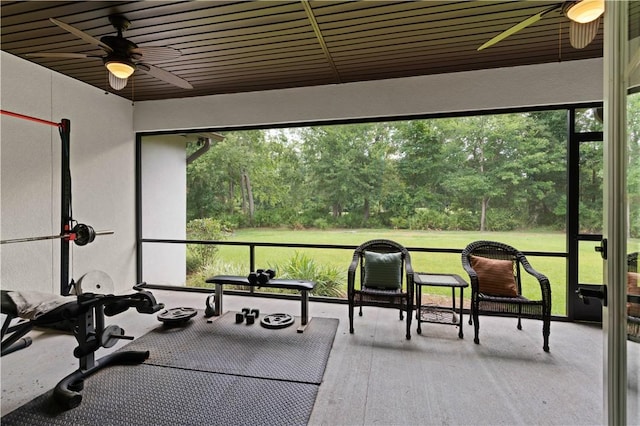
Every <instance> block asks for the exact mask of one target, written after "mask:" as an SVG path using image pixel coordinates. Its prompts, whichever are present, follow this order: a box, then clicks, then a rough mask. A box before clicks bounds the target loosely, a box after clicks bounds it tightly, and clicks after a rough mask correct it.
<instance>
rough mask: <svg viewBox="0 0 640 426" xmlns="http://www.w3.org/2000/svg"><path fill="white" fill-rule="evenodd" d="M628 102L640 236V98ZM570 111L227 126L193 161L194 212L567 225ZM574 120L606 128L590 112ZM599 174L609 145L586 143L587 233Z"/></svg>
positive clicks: (340, 223) (277, 218) (366, 222)
mask: <svg viewBox="0 0 640 426" xmlns="http://www.w3.org/2000/svg"><path fill="white" fill-rule="evenodd" d="M629 111H630V113H629V117H630V120H629V167H628V177H629V184H628V194H629V205H630V209H629V225H630V231H631V236H634V237H638V236H639V235H640V183H639V182H640V118H638V117H639V116H640V96H635V97H632V98H631V103H630V106H629ZM567 119H568V114H567V111H566V110H553V111H541V112H525V113H510V114H500V115H480V116H470V117H457V118H438V119H418V120H408V121H394V122H376V123H360V124H345V125H322V126H313V127H304V128H286V129H268V130H245V131H230V132H225V133H224V136H225V138H224V140H223V141H221V142H216V143H215V144H213V145H212V147H211V148H210V150H209V151H208V152H207V153H206V154H205V155H203V156H202V157H200V158H199V159H198V160H197V161H195V162H193V163H192V164H190V165H189V166H188V169H187V185H188V190H187V217H188V220H193V219H200V218H217V219H220V220H223V221H225V222H227V223H229V224H231V225H232V226H236V227H246V226H262V227H264V226H267V227H279V226H288V227H293V228H307V227H314V228H327V227H348V228H362V227H395V228H407V229H438V230H481V231H484V230H493V231H505V230H514V229H530V228H545V229H551V230H564V228H565V226H566V188H567V143H568V142H567ZM576 127H577V128H578V129H579V130H581V131H599V130H602V125H601V123H600V122H599V121H598V120H597V118H596V115H595V111H594V110H591V109H588V110H584V111H581V112H580V114H578V118H577V122H576ZM197 148H198V147H197V146H196V145H195V144H189V145H188V146H187V150H188V153H191V152H194V151H195V150H196V149H197ZM602 183H603V144H602V143H601V142H594V143H583V144H581V147H580V194H579V198H580V219H579V220H580V227H581V231H582V232H600V231H601V228H602V211H603V210H602V208H603V206H602V202H603V200H602Z"/></svg>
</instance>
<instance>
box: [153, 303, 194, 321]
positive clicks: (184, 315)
mask: <svg viewBox="0 0 640 426" xmlns="http://www.w3.org/2000/svg"><path fill="white" fill-rule="evenodd" d="M197 313H198V311H197V310H196V309H194V308H186V307H181V308H171V309H166V310H164V311H163V312H161V313H159V314H158V320H160V321H162V322H164V323H166V324H176V323H181V322H187V321H188V320H189V319H190V318H193V317H194V316H196V314H197Z"/></svg>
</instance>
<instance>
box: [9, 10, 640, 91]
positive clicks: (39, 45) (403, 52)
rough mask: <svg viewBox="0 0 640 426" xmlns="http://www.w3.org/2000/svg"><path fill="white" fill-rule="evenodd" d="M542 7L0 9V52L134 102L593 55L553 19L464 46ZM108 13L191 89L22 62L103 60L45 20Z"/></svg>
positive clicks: (97, 26) (92, 64)
mask: <svg viewBox="0 0 640 426" xmlns="http://www.w3.org/2000/svg"><path fill="white" fill-rule="evenodd" d="M638 3H640V2H638ZM553 4H557V2H549V1H517V2H504V1H423V2H389V1H309V2H303V1H264V2H246V1H237V2H232V1H197V2H195V1H187V2H184V1H181V2H177V1H130V2H100V1H68V2H57V1H43V2H38V1H17V2H10V1H2V2H1V3H0V5H1V14H2V20H1V31H2V34H1V35H2V38H1V45H0V46H1V48H2V50H4V51H6V52H9V53H11V54H13V55H17V56H19V57H22V58H25V59H27V60H30V61H33V62H36V63H38V64H41V65H42V66H45V67H47V68H50V69H52V70H55V71H58V72H60V73H62V74H66V75H68V76H70V77H72V78H75V79H77V80H80V81H84V82H86V83H88V84H90V85H93V86H95V87H99V88H101V89H104V90H108V91H110V92H114V93H118V94H119V95H120V96H123V97H126V98H128V99H134V100H138V101H139V100H156V99H169V98H179V97H189V96H202V95H213V94H221V93H237V92H246V91H255V90H269V89H280V88H290V87H301V86H314V85H324V84H340V83H347V82H355V81H365V80H377V79H387V78H395V77H406V76H417V75H427V74H438V73H452V72H459V71H469V70H478V69H486V68H494V67H509V66H517V65H526V64H538V63H546V62H556V61H571V60H578V59H585V58H594V57H601V56H602V25H601V26H600V30H599V34H598V36H597V37H596V39H595V40H594V42H592V43H591V44H590V45H589V46H587V47H586V48H584V49H574V48H572V47H571V45H570V44H569V40H568V20H567V18H565V17H564V15H563V14H562V13H561V12H560V11H555V12H552V13H550V14H548V15H546V16H544V17H543V18H542V19H541V20H540V21H539V22H538V23H536V24H534V25H531V26H530V27H528V28H526V29H524V30H522V31H520V32H519V33H517V34H515V35H513V36H511V37H509V38H507V39H506V40H504V41H502V42H500V43H498V44H497V45H495V46H493V47H491V48H488V49H486V50H483V51H480V52H479V51H477V50H476V49H477V48H478V47H479V46H480V45H481V44H482V43H484V42H485V41H487V40H488V39H490V38H492V37H493V36H494V35H496V34H498V33H500V32H502V31H504V30H506V29H507V28H509V27H510V26H512V25H514V24H516V23H518V22H520V21H522V20H524V19H526V18H527V17H529V16H531V15H534V14H536V13H538V12H540V11H541V10H543V9H544V8H546V7H549V5H553ZM111 14H121V15H124V16H125V17H126V18H127V19H129V20H130V21H131V25H130V27H129V28H128V30H127V31H126V32H125V33H124V36H125V37H126V38H128V39H130V40H131V41H133V42H135V43H136V44H137V45H138V46H140V47H148V46H169V47H172V48H175V49H178V50H179V51H180V52H181V54H182V55H181V56H180V57H179V58H177V59H174V60H170V61H166V62H161V63H157V64H156V65H157V66H158V67H160V68H162V69H164V70H167V71H169V72H172V73H174V74H176V75H178V76H180V77H182V78H183V79H185V80H187V81H188V82H189V83H191V84H192V85H193V89H191V90H188V89H181V88H179V87H175V86H172V85H170V84H168V83H166V82H163V81H161V80H158V79H156V78H153V77H151V76H149V75H147V74H145V73H142V72H140V71H136V73H135V74H134V77H132V78H133V83H131V81H130V83H129V84H128V85H127V87H125V88H124V89H123V90H121V91H118V92H116V91H114V90H113V89H111V88H110V87H109V85H108V82H107V80H108V78H107V71H106V69H105V67H104V65H103V64H102V61H101V60H100V59H99V58H97V59H96V58H93V59H92V58H89V59H85V58H81V59H60V58H55V59H52V58H33V57H26V56H25V55H26V54H28V53H34V52H72V53H83V54H98V55H103V54H104V52H102V51H101V50H100V49H99V48H96V47H94V46H92V45H90V44H88V43H87V42H86V41H83V40H82V39H80V38H78V37H76V36H74V35H73V34H71V33H69V32H67V31H64V30H63V29H62V28H60V27H58V26H56V25H54V24H53V23H52V22H50V21H49V18H56V19H58V20H60V21H62V22H65V23H67V24H70V25H72V26H74V27H75V28H77V29H79V30H81V31H84V32H86V33H87V34H89V35H91V36H93V37H95V38H97V39H99V38H100V37H102V36H105V35H116V32H115V30H114V28H113V27H112V26H111V24H110V23H109V20H108V16H109V15H111ZM634 31H636V32H637V28H636V29H635V30H634ZM478 84H482V82H481V81H479V82H478Z"/></svg>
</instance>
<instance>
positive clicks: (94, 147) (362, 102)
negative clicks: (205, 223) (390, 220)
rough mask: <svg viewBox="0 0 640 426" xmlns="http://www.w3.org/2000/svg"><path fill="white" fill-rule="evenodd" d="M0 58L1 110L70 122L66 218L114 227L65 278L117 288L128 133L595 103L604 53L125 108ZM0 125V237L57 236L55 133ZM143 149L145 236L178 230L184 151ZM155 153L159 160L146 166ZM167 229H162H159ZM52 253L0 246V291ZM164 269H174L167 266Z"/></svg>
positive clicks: (131, 225) (46, 277)
mask: <svg viewBox="0 0 640 426" xmlns="http://www.w3.org/2000/svg"><path fill="white" fill-rule="evenodd" d="M1 55H2V56H1V57H0V58H1V60H2V61H1V63H0V65H1V68H0V71H1V84H2V86H1V88H2V108H3V109H5V110H11V111H15V112H19V113H23V114H27V115H32V116H36V117H39V118H43V119H46V120H51V121H56V122H57V121H60V120H61V119H62V118H69V119H70V120H71V169H72V178H73V206H74V217H75V218H76V219H77V220H78V221H80V222H82V223H86V224H88V225H91V226H93V227H94V228H95V229H96V230H102V229H112V230H114V231H115V235H113V236H105V237H98V238H97V239H96V241H95V242H94V243H92V244H90V245H88V246H85V247H76V246H73V245H72V247H73V248H72V267H71V276H72V277H75V278H78V277H80V276H81V275H82V274H83V273H85V272H87V271H90V270H95V269H98V270H103V271H105V272H107V273H108V274H109V275H110V276H111V277H112V278H113V279H114V282H115V284H116V288H117V289H118V290H119V291H124V290H127V289H130V288H131V285H133V284H134V283H135V135H134V132H153V131H157V130H178V129H194V128H213V127H234V126H253V125H274V124H275V125H277V124H281V123H297V122H309V121H325V120H326V121H329V120H338V119H356V118H376V117H388V116H411V115H423V114H429V113H441V112H460V111H470V110H488V109H502V108H509V107H521V106H534V105H553V104H565V103H573V102H587V101H598V100H601V99H602V60H601V59H594V60H586V61H573V62H565V63H554V64H544V65H533V66H526V67H514V68H505V69H495V70H483V71H474V72H464V73H456V74H449V75H444V74H443V75H433V76H424V77H410V78H403V79H393V80H382V81H373V82H361V83H348V84H340V85H328V86H317V87H306V88H295V89H285V90H273V91H265V92H251V93H239V94H230V95H217V96H205V97H197V98H182V99H172V100H165V101H147V102H136V105H135V107H134V106H132V105H131V103H130V102H129V101H127V100H125V99H123V98H120V97H118V96H115V95H111V94H110V95H106V94H104V92H102V91H101V90H99V89H96V88H93V87H90V86H88V85H85V84H83V83H80V82H78V81H75V80H73V79H70V78H68V77H65V76H62V75H60V74H57V73H55V72H52V71H49V70H47V69H45V68H42V67H39V66H37V65H35V64H32V63H30V62H28V61H24V60H22V59H19V58H17V57H14V56H12V55H9V54H7V53H5V52H2V53H1ZM1 124H2V132H1V136H2V144H1V148H0V158H1V162H2V163H1V165H2V172H1V175H0V179H1V180H0V183H1V192H0V195H1V196H0V202H1V203H2V204H1V205H0V208H1V213H2V216H1V219H0V233H1V234H0V238H1V239H9V238H18V237H25V236H34V235H49V234H57V233H58V232H59V229H58V227H59V225H58V221H59V215H60V205H59V204H60V201H59V186H60V183H59V182H60V181H59V169H60V166H59V162H60V152H59V135H58V133H57V130H56V129H55V128H49V127H46V126H42V125H37V124H33V123H28V122H23V121H22V120H17V119H14V118H10V117H6V116H3V117H2V121H1ZM161 146H162V144H160V145H158V147H161ZM164 148H168V147H167V146H165V147H164ZM174 148H175V147H174ZM171 152H172V153H173V154H175V157H172V155H173V154H170V153H171ZM150 153H151V154H152V156H151V157H149V156H147V157H145V158H144V160H143V161H144V166H143V179H145V182H144V184H143V186H144V191H143V204H144V208H143V212H142V213H143V224H144V226H143V228H144V229H143V234H144V236H145V237H147V238H177V239H181V238H184V227H183V225H182V224H184V223H185V218H184V214H185V211H186V201H185V200H186V193H185V191H186V187H185V185H184V179H185V177H184V169H182V167H183V165H184V154H185V153H184V149H183V148H180V149H166V150H163V149H160V150H159V151H157V152H156V153H155V154H158V156H157V158H156V157H154V155H155V154H153V153H152V152H150ZM150 153H147V154H150ZM167 154H170V155H169V156H167ZM145 155H146V154H145ZM153 158H155V160H158V161H160V162H159V163H158V165H157V166H158V169H156V170H154V169H153V167H152V164H151V163H152V162H153V161H152V159H153ZM155 160H154V161H155ZM163 168H164V170H165V172H166V171H167V170H168V169H169V168H170V169H171V170H172V171H174V172H175V173H176V178H177V179H175V180H171V179H169V180H168V181H166V180H165V179H166V178H167V176H168V175H169V174H168V173H164V174H162V173H161V174H160V176H155V177H154V174H156V172H157V171H159V170H160V171H161V170H163ZM156 206H157V207H156ZM176 215H178V216H176ZM167 221H168V222H167ZM167 229H171V230H172V232H171V233H167V232H165V231H166V230H167ZM161 230H162V232H161ZM164 246H165V247H161V246H157V247H153V245H152V244H145V245H144V250H143V259H144V260H143V267H144V275H143V279H144V280H146V281H148V282H154V283H170V284H181V283H182V282H183V280H184V275H183V274H184V246H172V247H171V248H169V247H166V246H167V245H164ZM58 252H59V243H58V242H57V241H55V240H54V241H44V242H42V241H40V242H34V243H26V244H14V245H3V246H0V260H1V263H0V269H1V273H0V278H1V285H2V288H25V289H32V290H41V291H52V292H56V293H57V292H58V291H59V282H58V279H59V278H58V277H59V268H58V264H59V258H58ZM160 265H162V268H160ZM172 268H173V270H174V271H175V273H169V272H168V271H170V270H172Z"/></svg>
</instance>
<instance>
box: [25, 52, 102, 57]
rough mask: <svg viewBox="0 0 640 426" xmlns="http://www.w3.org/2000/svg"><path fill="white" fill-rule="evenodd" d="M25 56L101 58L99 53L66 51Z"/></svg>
mask: <svg viewBox="0 0 640 426" xmlns="http://www.w3.org/2000/svg"><path fill="white" fill-rule="evenodd" d="M25 56H29V57H31V58H70V59H84V58H101V56H98V55H87V54H85V53H64V52H36V53H27V54H26V55H25Z"/></svg>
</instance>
